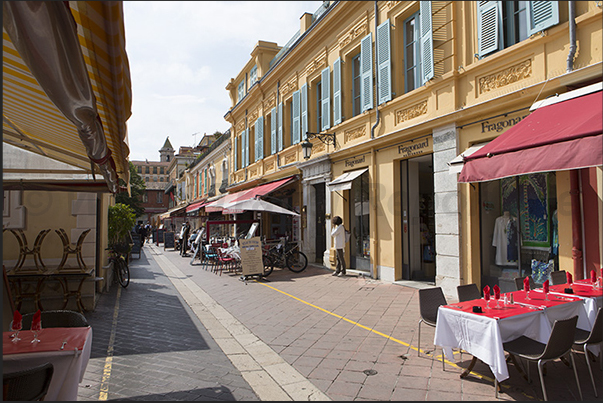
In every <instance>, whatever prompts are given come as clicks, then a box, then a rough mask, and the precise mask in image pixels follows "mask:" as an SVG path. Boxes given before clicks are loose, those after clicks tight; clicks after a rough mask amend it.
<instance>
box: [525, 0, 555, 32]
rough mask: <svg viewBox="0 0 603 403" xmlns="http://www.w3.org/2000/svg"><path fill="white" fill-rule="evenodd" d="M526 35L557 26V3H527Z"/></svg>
mask: <svg viewBox="0 0 603 403" xmlns="http://www.w3.org/2000/svg"><path fill="white" fill-rule="evenodd" d="M527 3H528V12H527V13H526V14H527V16H528V35H534V34H535V33H537V32H540V31H543V30H545V29H547V28H550V27H552V26H554V25H557V24H559V4H558V3H559V2H558V1H528V2H527Z"/></svg>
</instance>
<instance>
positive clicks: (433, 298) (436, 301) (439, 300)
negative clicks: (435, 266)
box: [417, 287, 448, 370]
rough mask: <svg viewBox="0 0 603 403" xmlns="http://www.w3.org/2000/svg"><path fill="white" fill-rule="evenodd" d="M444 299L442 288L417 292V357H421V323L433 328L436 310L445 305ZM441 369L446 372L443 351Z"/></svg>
mask: <svg viewBox="0 0 603 403" xmlns="http://www.w3.org/2000/svg"><path fill="white" fill-rule="evenodd" d="M447 304H448V303H447V302H446V297H445V296H444V292H443V291H442V287H433V288H425V289H422V290H419V310H420V314H421V319H420V320H419V335H418V341H417V355H419V356H421V323H425V324H427V325H429V326H432V327H435V326H436V322H437V319H438V308H439V307H440V306H441V305H447ZM442 369H443V370H446V367H445V365H444V350H443V349H442Z"/></svg>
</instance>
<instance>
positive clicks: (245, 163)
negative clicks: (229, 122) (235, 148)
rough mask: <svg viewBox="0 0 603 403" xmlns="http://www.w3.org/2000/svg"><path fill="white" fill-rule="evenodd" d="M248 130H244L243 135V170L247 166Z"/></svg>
mask: <svg viewBox="0 0 603 403" xmlns="http://www.w3.org/2000/svg"><path fill="white" fill-rule="evenodd" d="M246 154H247V129H245V130H243V133H242V134H241V168H245V167H246V166H247V159H246Z"/></svg>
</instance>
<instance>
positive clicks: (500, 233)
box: [492, 211, 517, 266]
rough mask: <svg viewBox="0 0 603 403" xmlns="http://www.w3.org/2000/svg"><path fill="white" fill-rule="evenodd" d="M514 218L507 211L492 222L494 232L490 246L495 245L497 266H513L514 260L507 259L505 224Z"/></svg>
mask: <svg viewBox="0 0 603 403" xmlns="http://www.w3.org/2000/svg"><path fill="white" fill-rule="evenodd" d="M511 218H514V217H512V216H511V214H510V213H509V212H508V211H505V212H503V215H502V216H500V217H498V218H497V219H496V221H495V222H494V233H493V234H492V246H494V247H496V258H495V263H496V264H497V265H498V266H515V265H516V264H517V263H516V262H511V261H508V260H507V225H508V224H509V220H511Z"/></svg>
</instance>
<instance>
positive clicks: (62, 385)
mask: <svg viewBox="0 0 603 403" xmlns="http://www.w3.org/2000/svg"><path fill="white" fill-rule="evenodd" d="M43 337H44V331H42V332H41V333H40V339H42V338H43ZM91 350H92V328H89V332H88V335H87V337H86V342H85V344H84V347H83V349H82V350H77V351H75V350H67V349H65V350H58V351H49V352H37V353H23V354H5V355H3V356H2V361H3V363H2V364H3V366H2V371H3V372H4V373H8V372H15V371H20V370H23V369H27V368H31V367H34V366H37V365H41V364H43V363H45V362H50V363H52V364H53V366H54V372H53V375H52V380H51V382H50V387H49V388H48V393H47V395H46V397H45V399H44V400H46V401H49V400H53V401H57V400H58V401H68V400H77V393H78V384H79V383H80V382H81V381H82V380H83V378H84V373H85V372H86V366H87V365H88V361H89V360H90V352H91Z"/></svg>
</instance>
